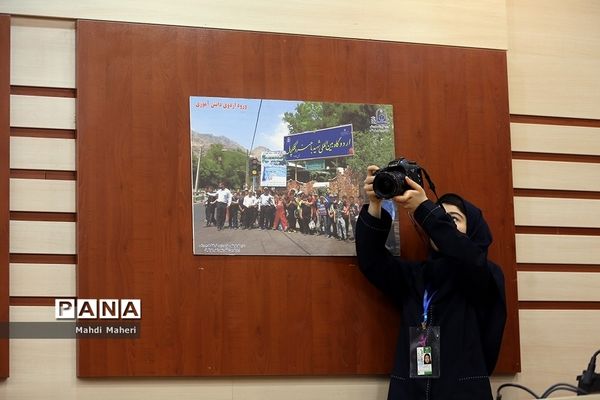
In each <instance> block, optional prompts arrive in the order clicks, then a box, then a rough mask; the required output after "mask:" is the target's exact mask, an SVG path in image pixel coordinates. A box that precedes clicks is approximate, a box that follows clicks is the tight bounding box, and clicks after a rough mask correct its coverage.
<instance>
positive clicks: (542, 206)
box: [514, 197, 600, 228]
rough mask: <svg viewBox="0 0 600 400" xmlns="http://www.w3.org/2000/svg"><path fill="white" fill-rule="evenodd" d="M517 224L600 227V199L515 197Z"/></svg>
mask: <svg viewBox="0 0 600 400" xmlns="http://www.w3.org/2000/svg"><path fill="white" fill-rule="evenodd" d="M514 202H515V225H517V226H551V227H579V228H600V200H589V199H560V198H548V197H515V198H514Z"/></svg>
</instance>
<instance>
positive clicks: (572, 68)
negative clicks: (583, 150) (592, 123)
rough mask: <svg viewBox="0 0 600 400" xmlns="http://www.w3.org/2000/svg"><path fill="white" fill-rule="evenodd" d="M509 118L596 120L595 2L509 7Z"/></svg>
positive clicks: (599, 39) (537, 0) (599, 14)
mask: <svg viewBox="0 0 600 400" xmlns="http://www.w3.org/2000/svg"><path fill="white" fill-rule="evenodd" d="M507 9H508V13H507V14H508V32H509V36H508V43H509V45H508V53H507V57H508V74H509V80H508V83H509V95H510V99H509V104H510V112H511V113H512V114H523V115H547V116H557V117H559V116H562V117H574V118H592V119H600V107H598V105H599V104H600V80H599V79H598V71H600V58H599V57H598V49H599V48H600V30H599V29H598V21H599V20H600V7H598V3H597V2H596V1H588V0H584V1H563V0H528V1H511V2H507Z"/></svg>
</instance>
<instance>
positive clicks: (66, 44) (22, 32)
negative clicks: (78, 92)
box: [10, 17, 75, 88]
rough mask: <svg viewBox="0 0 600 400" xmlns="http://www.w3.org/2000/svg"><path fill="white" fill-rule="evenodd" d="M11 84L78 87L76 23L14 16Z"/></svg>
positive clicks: (11, 34) (12, 25)
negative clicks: (76, 77)
mask: <svg viewBox="0 0 600 400" xmlns="http://www.w3.org/2000/svg"><path fill="white" fill-rule="evenodd" d="M10 39H11V46H10V48H11V70H10V80H11V85H23V86H45V87H58V88H74V87H75V23H74V22H73V21H66V20H48V19H39V18H36V19H31V18H14V17H13V18H11V33H10Z"/></svg>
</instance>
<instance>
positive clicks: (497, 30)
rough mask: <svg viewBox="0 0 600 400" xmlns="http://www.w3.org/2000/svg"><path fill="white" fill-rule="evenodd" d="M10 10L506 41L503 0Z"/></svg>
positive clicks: (8, 7) (17, 3)
mask: <svg viewBox="0 0 600 400" xmlns="http://www.w3.org/2000/svg"><path fill="white" fill-rule="evenodd" d="M0 12H6V13H10V14H14V15H31V16H35V17H38V16H46V17H58V18H80V19H94V20H105V21H125V22H143V23H155V24H165V25H178V26H201V27H206V28H221V29H243V30H247V31H262V32H281V33H294V34H306V35H319V36H333V37H350V38H362V39H375V40H391V41H402V42H413V43H435V44H446V45H452V46H466V47H477V48H494V49H506V46H507V43H506V41H507V35H506V5H505V2H504V0H479V1H477V2H473V1H471V0H454V1H452V2H447V1H444V0H430V1H426V2H424V1H420V0H402V1H396V0H379V1H377V2H375V3H373V4H369V5H367V4H365V3H361V2H355V1H346V0H329V1H326V2H325V1H315V0H309V1H304V2H298V1H286V2H281V1H277V0H261V1H259V2H247V1H243V0H221V1H219V2H217V3H215V2H213V1H210V0H196V1H194V2H193V3H188V2H187V1H172V2H164V1H162V0H129V1H128V3H127V7H123V4H122V2H120V1H118V0H104V1H103V2H102V3H99V4H83V3H81V2H80V1H77V0H54V1H52V2H51V3H45V2H41V3H40V2H39V1H36V0H3V1H2V2H0Z"/></svg>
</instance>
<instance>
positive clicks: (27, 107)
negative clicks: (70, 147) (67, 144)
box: [10, 95, 75, 129]
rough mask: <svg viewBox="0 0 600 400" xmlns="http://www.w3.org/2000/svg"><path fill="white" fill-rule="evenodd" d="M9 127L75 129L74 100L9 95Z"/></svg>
mask: <svg viewBox="0 0 600 400" xmlns="http://www.w3.org/2000/svg"><path fill="white" fill-rule="evenodd" d="M10 126H12V127H23V128H52V129H75V99H72V98H66V97H45V96H21V95H11V96H10Z"/></svg>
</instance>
